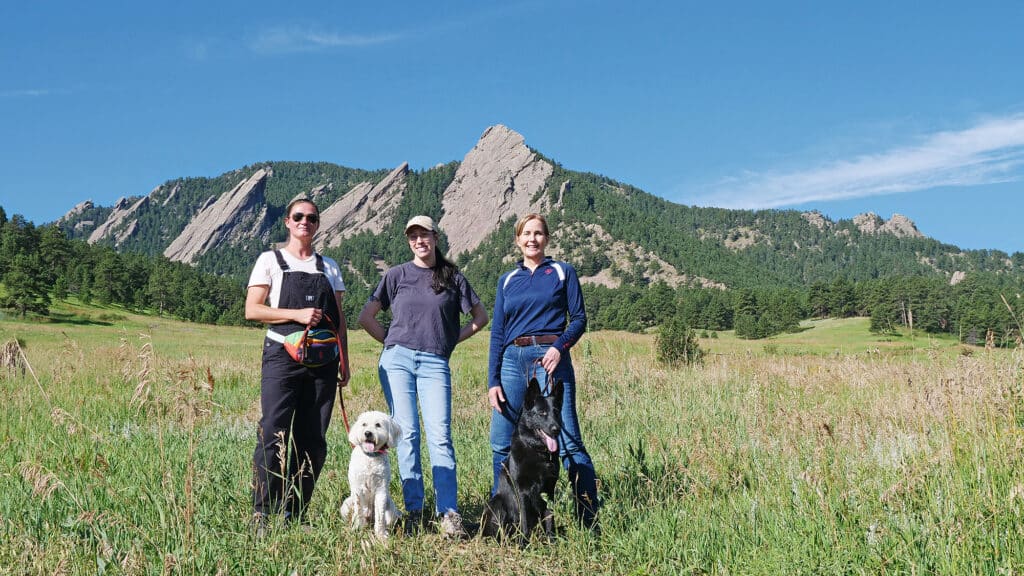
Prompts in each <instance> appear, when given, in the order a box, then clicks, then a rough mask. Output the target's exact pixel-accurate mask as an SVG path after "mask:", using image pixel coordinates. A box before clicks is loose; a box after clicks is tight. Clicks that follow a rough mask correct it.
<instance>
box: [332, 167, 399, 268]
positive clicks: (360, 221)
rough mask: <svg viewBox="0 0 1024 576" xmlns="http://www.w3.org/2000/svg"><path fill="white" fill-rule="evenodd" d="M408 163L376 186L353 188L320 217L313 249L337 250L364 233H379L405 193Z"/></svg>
mask: <svg viewBox="0 0 1024 576" xmlns="http://www.w3.org/2000/svg"><path fill="white" fill-rule="evenodd" d="M408 174H409V163H408V162H403V163H402V165H401V166H399V167H398V168H395V169H394V170H392V171H391V173H389V174H388V175H387V176H386V177H385V178H384V179H383V180H381V181H380V182H379V183H378V184H377V185H376V186H371V185H370V183H368V182H362V183H360V184H357V185H356V186H355V187H353V188H352V189H351V190H349V191H348V192H346V193H345V194H344V195H343V196H342V197H341V198H340V199H339V200H338V201H337V202H335V203H334V204H331V205H330V206H328V207H327V208H326V209H325V210H324V211H323V212H322V213H321V214H320V231H319V233H317V236H316V238H315V240H314V244H315V245H316V247H317V249H318V250H319V249H322V248H324V247H325V246H337V245H339V244H341V241H342V240H343V239H345V238H348V237H349V236H352V235H353V234H357V233H359V232H362V231H364V230H369V231H370V232H373V233H379V232H380V231H382V230H383V229H384V227H385V226H387V225H388V224H390V223H391V221H392V220H393V219H394V215H395V209H396V208H397V207H398V203H399V202H400V201H401V200H402V195H403V194H404V193H405V186H406V177H407V176H408Z"/></svg>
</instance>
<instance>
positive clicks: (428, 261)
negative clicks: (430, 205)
mask: <svg viewBox="0 0 1024 576" xmlns="http://www.w3.org/2000/svg"><path fill="white" fill-rule="evenodd" d="M405 237H406V238H407V239H408V240H409V249H410V250H412V255H413V259H414V260H415V262H416V263H417V264H419V265H421V266H423V267H424V268H430V267H431V266H433V265H434V248H435V247H436V246H437V233H436V232H432V231H430V230H427V229H426V228H422V227H420V226H412V227H410V228H409V230H408V231H407V232H406V233H405Z"/></svg>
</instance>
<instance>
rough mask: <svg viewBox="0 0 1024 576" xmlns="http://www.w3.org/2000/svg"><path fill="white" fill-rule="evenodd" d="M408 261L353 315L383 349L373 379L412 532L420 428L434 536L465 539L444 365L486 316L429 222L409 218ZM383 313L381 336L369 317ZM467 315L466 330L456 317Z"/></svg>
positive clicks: (419, 490)
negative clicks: (386, 416)
mask: <svg viewBox="0 0 1024 576" xmlns="http://www.w3.org/2000/svg"><path fill="white" fill-rule="evenodd" d="M405 235H406V238H407V239H408V241H409V249H410V250H411V251H412V260H410V261H409V262H406V263H404V264H400V265H398V266H395V267H393V268H391V269H389V270H388V271H387V272H386V273H385V274H384V278H382V279H381V281H380V284H379V285H378V286H377V289H376V290H374V292H373V294H372V295H371V296H370V300H369V301H368V302H367V303H366V306H364V307H363V311H362V312H361V313H360V314H359V324H360V325H361V326H362V327H363V328H364V329H365V330H366V331H367V332H368V333H369V334H370V336H372V337H373V338H374V339H375V340H377V341H378V342H380V343H381V344H383V345H384V350H383V351H382V352H381V355H380V364H379V367H378V373H379V376H380V384H381V388H382V389H383V391H384V398H385V400H387V403H388V408H389V409H390V411H391V416H392V418H394V419H395V422H396V423H397V424H398V425H399V426H400V427H401V428H402V439H401V441H400V442H399V444H398V446H397V447H396V448H397V450H396V451H397V453H398V471H399V476H400V477H401V479H402V496H403V499H404V501H405V510H406V514H407V517H406V519H405V529H406V531H407V532H412V531H414V530H416V529H417V528H418V526H419V525H420V523H421V522H423V521H424V520H425V518H424V516H423V500H424V494H423V472H422V468H421V465H420V422H419V419H418V418H417V404H419V411H420V412H422V415H423V430H424V432H425V434H426V441H427V452H428V453H429V455H430V464H431V467H432V470H433V479H434V493H435V496H436V499H435V512H436V513H437V515H438V516H439V518H440V531H441V534H442V535H443V536H445V537H447V538H456V539H461V538H465V537H466V531H465V529H464V528H463V526H462V517H461V516H460V515H459V509H458V505H457V502H456V496H457V493H458V484H457V481H456V470H455V447H454V445H453V444H452V426H451V423H452V377H451V370H450V369H449V367H448V358H449V356H451V353H452V351H453V350H454V349H455V345H456V344H458V343H459V342H462V341H463V340H465V339H466V338H469V337H470V336H472V335H473V334H476V333H477V332H478V331H479V330H480V329H481V328H483V327H484V326H485V325H486V324H487V320H488V318H487V311H486V310H484V307H483V305H482V304H481V303H480V297H479V296H477V295H476V293H475V292H474V291H473V288H472V287H471V286H470V285H469V282H468V281H467V280H466V278H465V277H464V276H463V275H462V273H460V272H459V270H458V269H457V268H456V267H455V265H454V264H452V263H451V262H449V261H448V260H447V259H446V258H445V257H444V255H443V254H441V250H440V249H439V248H438V247H437V231H436V230H435V229H434V221H433V220H431V219H430V218H429V217H427V216H415V217H413V218H412V219H411V220H409V222H408V223H407V224H406V226H405ZM382 310H391V325H390V326H389V327H388V328H387V329H385V328H384V326H383V325H381V323H380V322H379V321H378V320H377V313H378V312H380V311H382ZM462 314H470V315H471V318H470V320H469V321H468V322H467V323H466V324H464V325H463V324H462V323H461V315H462Z"/></svg>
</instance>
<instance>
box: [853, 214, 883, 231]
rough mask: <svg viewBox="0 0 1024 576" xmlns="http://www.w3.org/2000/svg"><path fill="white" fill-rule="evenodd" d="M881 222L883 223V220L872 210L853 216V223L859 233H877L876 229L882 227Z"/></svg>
mask: <svg viewBox="0 0 1024 576" xmlns="http://www.w3.org/2000/svg"><path fill="white" fill-rule="evenodd" d="M883 223H885V220H882V218H881V217H880V216H879V215H878V214H875V213H874V212H867V213H865V214H857V215H856V216H854V217H853V225H854V226H856V227H857V229H858V230H860V232H861V234H878V229H879V228H881V227H882V224H883Z"/></svg>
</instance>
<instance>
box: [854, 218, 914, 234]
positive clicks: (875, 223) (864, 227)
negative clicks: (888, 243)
mask: <svg viewBox="0 0 1024 576" xmlns="http://www.w3.org/2000/svg"><path fill="white" fill-rule="evenodd" d="M853 224H854V225H855V226H856V227H857V228H858V229H859V230H860V231H861V233H862V234H892V235H893V236H896V237H897V238H924V234H922V233H921V232H920V231H918V229H917V226H916V225H915V224H914V223H913V222H912V221H911V220H910V218H907V217H906V216H903V215H902V214H893V215H892V218H890V219H889V221H888V222H887V221H885V220H883V219H882V218H881V217H879V216H878V215H877V214H875V213H874V212H868V213H866V214H858V215H856V216H854V217H853Z"/></svg>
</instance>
